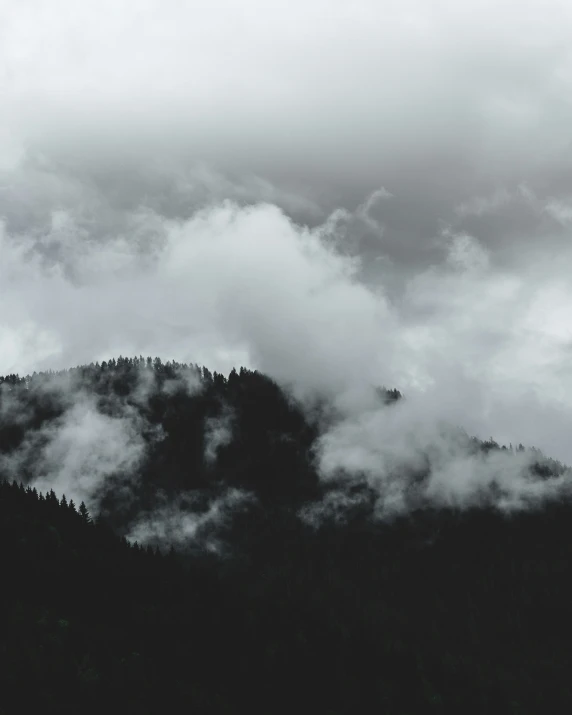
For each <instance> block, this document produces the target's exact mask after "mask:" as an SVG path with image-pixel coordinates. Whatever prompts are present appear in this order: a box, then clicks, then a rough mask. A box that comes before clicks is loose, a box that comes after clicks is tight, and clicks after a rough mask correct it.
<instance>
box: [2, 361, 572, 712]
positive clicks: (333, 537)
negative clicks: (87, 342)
mask: <svg viewBox="0 0 572 715" xmlns="http://www.w3.org/2000/svg"><path fill="white" fill-rule="evenodd" d="M372 394H373V396H374V397H373V398H372V400H373V401H372V402H371V405H370V411H371V413H372V414H373V415H374V416H375V415H377V416H378V419H380V420H382V418H383V420H386V417H387V416H389V417H391V416H392V415H394V416H395V420H397V422H396V424H397V426H398V427H399V426H401V425H403V426H405V422H404V420H405V419H406V418H407V419H409V417H408V414H409V413H408V412H406V411H404V412H401V413H400V412H399V410H400V409H402V406H403V407H404V405H405V403H406V402H407V396H406V395H405V396H403V395H402V394H401V393H400V392H399V390H398V389H395V388H387V387H380V386H372ZM389 417H387V419H389ZM392 419H393V418H392ZM383 420H382V421H381V422H380V423H379V424H388V425H389V424H390V423H389V422H387V421H386V422H383ZM400 420H401V421H400ZM365 424H366V427H367V425H369V424H370V423H369V422H367V423H365ZM375 424H377V423H375ZM391 424H393V423H391ZM350 427H351V430H350V429H349V428H350ZM354 427H355V428H356V429H357V431H358V432H359V430H360V429H361V428H362V426H361V423H358V424H357V427H356V425H354V424H351V425H348V424H347V420H346V417H344V415H341V414H340V413H339V409H338V408H336V407H334V406H332V404H330V403H329V401H328V399H327V398H326V397H324V396H320V395H311V396H307V397H306V399H304V400H301V399H299V397H295V396H294V395H293V394H292V393H291V392H290V391H289V390H288V387H287V386H286V385H278V384H277V383H276V382H275V381H273V380H271V379H270V378H268V377H267V376H265V375H264V374H261V373H259V372H257V371H253V370H248V369H245V368H241V369H239V370H234V369H233V370H232V371H231V372H230V374H229V375H228V376H224V375H222V374H220V373H217V372H211V371H209V370H208V368H206V367H199V366H198V365H187V364H180V363H177V362H172V361H171V362H163V361H162V360H161V359H160V358H154V359H153V358H150V357H147V358H144V357H138V358H124V357H119V358H116V359H111V360H108V361H105V362H102V363H101V364H99V363H95V364H90V365H83V366H80V367H77V368H73V369H70V370H64V371H60V372H48V373H40V374H36V373H34V374H33V375H28V376H25V377H20V376H18V375H15V374H13V375H8V376H5V377H3V378H1V377H0V479H2V481H1V482H0V529H1V533H0V550H1V563H2V568H3V586H2V588H1V589H0V593H1V596H0V598H1V601H0V607H1V615H0V618H1V619H2V622H1V623H0V660H1V664H0V665H1V668H0V693H2V696H1V697H0V712H2V713H20V712H22V713H24V712H31V711H33V709H36V708H41V709H42V710H43V711H44V712H46V711H47V712H54V713H55V712H57V713H67V712H70V713H71V712H74V713H76V712H78V711H79V712H86V713H89V712H94V713H95V712H100V711H101V709H102V708H104V707H107V708H109V707H111V708H114V709H116V710H118V711H122V712H139V713H156V712H160V711H168V710H170V709H174V708H175V707H180V706H181V705H183V706H184V707H186V708H188V709H191V710H193V709H194V710H196V711H197V712H201V713H202V712H204V713H234V712H236V713H239V712H245V711H246V710H250V711H267V712H273V713H281V712H284V713H286V712H288V713H290V712H292V710H293V709H299V708H301V707H303V709H308V710H310V709H311V710H313V711H316V712H323V713H332V714H333V713H349V712H359V711H369V710H371V709H372V706H374V707H375V708H376V709H377V710H378V711H380V712H387V713H400V714H403V715H405V714H407V713H410V714H413V713H425V712H427V713H429V712H437V713H459V712H463V713H479V714H481V713H496V712H514V713H540V712H561V711H564V710H565V707H566V706H570V705H571V704H572V690H571V689H570V687H569V684H568V681H569V677H568V674H569V672H570V668H571V666H572V653H571V651H570V645H569V644H570V638H571V636H572V619H570V616H569V603H570V598H571V596H572V582H571V579H570V555H571V554H570V549H571V546H570V544H572V539H571V537H572V520H571V517H572V508H571V503H572V502H571V501H570V500H569V498H568V494H569V491H568V490H569V484H568V483H569V479H570V473H569V469H568V467H566V466H565V465H563V464H561V463H560V462H558V461H556V460H551V459H550V458H548V457H546V456H545V455H543V454H542V453H541V452H540V451H539V450H535V449H534V448H525V447H524V446H523V445H521V444H519V445H514V446H513V445H501V444H498V443H497V442H496V441H495V440H494V439H493V437H491V438H490V439H488V440H485V441H482V440H478V439H476V438H472V437H471V436H469V435H467V434H466V433H464V431H463V430H462V428H460V427H456V426H451V427H450V428H447V430H445V429H444V431H443V433H442V435H443V436H442V437H441V440H442V443H441V444H440V445H438V446H437V447H435V449H434V450H433V451H431V449H430V448H427V450H426V452H427V453H422V452H420V449H419V446H418V445H415V444H414V445H411V446H410V447H409V448H408V449H409V451H408V453H407V454H406V455H405V456H404V454H403V450H401V451H399V452H388V451H384V452H380V455H381V457H383V458H386V460H387V463H386V466H384V470H383V474H382V476H379V477H377V478H373V477H372V475H373V474H374V472H373V471H372V468H371V465H370V462H369V461H368V460H369V459H370V456H369V453H368V454H366V455H365V457H364V453H363V450H362V449H361V443H360V442H359V440H357V441H356V443H355V454H354V456H353V457H352V459H353V461H352V462H348V461H347V460H339V462H336V460H335V457H337V452H336V450H335V449H332V447H331V442H332V440H333V441H335V439H337V438H338V437H340V436H343V438H344V441H343V445H344V449H345V450H346V451H347V449H348V445H350V446H351V443H349V442H348V441H347V437H348V435H352V434H353V432H352V430H353V429H354ZM366 427H364V429H365V428H366ZM379 440H380V443H383V441H384V436H383V434H379ZM392 441H395V439H393V438H392ZM324 454H325V455H326V458H324ZM387 455H389V457H392V458H393V461H391V459H389V457H387ZM395 455H398V456H399V457H400V459H399V460H397V458H396V457H395ZM443 455H445V456H446V455H453V456H452V457H451V458H450V460H449V461H447V459H448V457H447V459H445V457H444V456H443ZM485 471H487V473H488V472H491V473H493V476H492V477H490V478H489V477H487V479H486V480H485V479H483V477H482V475H483V473H484V472H485ZM380 474H381V472H380ZM458 474H461V477H462V480H465V481H464V482H462V483H461V484H457V483H455V484H454V485H453V486H454V488H453V487H451V489H450V490H449V491H447V489H448V487H447V489H446V488H445V487H446V486H447V485H446V484H445V481H446V480H447V479H449V480H454V479H455V478H457V477H458ZM489 476H490V475H489ZM471 479H473V480H476V481H477V486H476V487H473V486H470V488H469V486H467V485H468V482H469V481H470V480H471ZM515 485H516V486H515ZM443 495H450V496H449V497H448V499H449V500H448V501H447V500H446V499H445V498H444V497H443ZM517 497H518V498H517ZM390 507H391V508H390Z"/></svg>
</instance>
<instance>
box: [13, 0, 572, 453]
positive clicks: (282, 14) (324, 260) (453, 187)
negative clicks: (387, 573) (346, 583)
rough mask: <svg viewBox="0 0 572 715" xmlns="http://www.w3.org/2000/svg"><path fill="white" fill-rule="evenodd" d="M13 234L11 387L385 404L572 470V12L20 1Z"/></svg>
mask: <svg viewBox="0 0 572 715" xmlns="http://www.w3.org/2000/svg"><path fill="white" fill-rule="evenodd" d="M0 217H2V226H1V227H0V374H6V373H10V372H19V373H20V374H25V373H27V372H32V371H34V370H40V369H46V368H54V369H57V368H62V367H67V366H71V365H76V364H78V363H82V362H90V361H92V360H96V359H99V360H101V359H105V358H108V357H110V356H113V355H115V356H118V355H119V354H120V353H123V354H128V355H133V354H139V353H142V354H144V355H153V356H154V355H160V356H162V357H163V358H164V359H169V358H175V359H178V360H184V361H192V362H199V363H201V364H206V365H208V366H209V367H211V369H220V370H223V371H227V370H229V369H230V367H231V366H232V365H233V364H239V363H241V364H247V365H249V366H252V367H257V368H260V369H263V370H265V371H267V372H268V373H269V374H271V375H272V376H273V377H275V378H277V379H280V380H284V381H288V382H291V383H295V385H296V386H297V388H298V389H300V390H301V391H304V390H308V389H309V390H312V389H316V388H323V389H329V390H332V391H334V392H336V394H338V395H342V396H343V399H344V400H345V401H346V404H347V406H348V409H350V407H351V408H352V409H353V408H355V406H356V405H358V404H359V400H360V397H359V395H360V394H361V390H362V388H363V387H364V386H366V385H369V384H371V383H382V384H386V385H388V386H392V387H393V386H395V387H398V388H400V389H402V390H403V391H404V392H405V393H406V394H410V395H414V394H417V393H422V394H425V395H426V397H425V398H424V399H425V403H424V404H425V407H424V408H423V410H424V411H423V414H426V415H435V416H436V417H437V416H438V417H439V418H441V417H443V418H446V419H451V420H453V421H455V422H458V423H459V424H463V426H465V427H466V428H467V429H468V430H469V431H470V432H472V433H477V434H479V436H481V437H488V436H489V435H493V436H495V437H496V438H497V439H499V440H501V441H506V442H508V441H513V442H517V441H522V442H524V443H527V444H534V445H536V446H537V447H540V448H542V449H544V450H545V451H546V452H547V453H549V454H550V455H551V456H554V457H556V458H560V459H563V460H565V461H568V462H570V463H572V441H571V440H570V436H569V435H570V434H571V433H572V361H571V357H572V285H571V279H570V276H571V275H572V272H571V269H572V246H571V241H570V239H571V236H572V5H571V4H570V3H569V2H566V1H565V0H562V1H561V2H556V1H555V0H531V1H530V2H526V3H525V2H518V3H517V2H508V1H507V0H497V2H494V3H493V2H483V1H482V0H481V1H479V2H476V0H474V1H473V0H470V1H467V0H462V1H460V2H459V1H458V2H432V1H429V0H425V1H422V0H416V1H414V2H407V0H399V2H397V1H396V2H385V1H384V0H371V1H370V0H367V1H366V0H356V1H355V2H347V0H344V1H343V2H342V1H341V0H327V1H326V0H304V2H302V1H301V0H289V1H288V2H285V1H284V2H272V1H270V0H265V1H264V2H262V1H260V2H253V1H252V0H242V1H241V2H238V1H235V0H227V2H222V1H221V0H209V2H203V3H196V2H191V1H189V2H182V1H181V2H175V0H161V2H159V1H158V0H157V1H156V2H152V1H149V0H139V1H138V2H134V1H133V2H126V1H124V2H120V1H118V0H113V2H112V1H111V0H109V1H108V0H98V2H92V1H91V0H85V1H84V2H72V1H71V0H50V2H47V0H46V1H42V0H20V1H19V2H12V1H10V0H0ZM437 405H438V407H437Z"/></svg>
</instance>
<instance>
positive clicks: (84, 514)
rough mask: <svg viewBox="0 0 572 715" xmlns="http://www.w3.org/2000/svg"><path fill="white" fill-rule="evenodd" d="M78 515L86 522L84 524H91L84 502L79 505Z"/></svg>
mask: <svg viewBox="0 0 572 715" xmlns="http://www.w3.org/2000/svg"><path fill="white" fill-rule="evenodd" d="M79 515H80V516H81V518H82V519H83V520H84V521H85V522H86V524H91V523H92V521H91V516H90V515H89V511H88V510H87V507H86V505H85V502H83V501H82V503H81V504H80V505H79Z"/></svg>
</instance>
